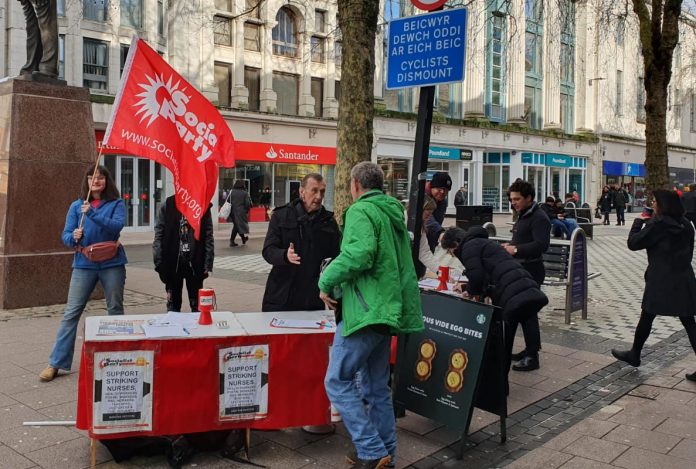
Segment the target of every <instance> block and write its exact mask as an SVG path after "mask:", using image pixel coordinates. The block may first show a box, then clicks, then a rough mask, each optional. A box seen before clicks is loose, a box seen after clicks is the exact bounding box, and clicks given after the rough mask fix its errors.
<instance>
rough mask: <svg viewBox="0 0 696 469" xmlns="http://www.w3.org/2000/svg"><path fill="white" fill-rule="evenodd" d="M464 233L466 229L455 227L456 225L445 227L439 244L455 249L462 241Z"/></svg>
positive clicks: (445, 247) (444, 247) (443, 247)
mask: <svg viewBox="0 0 696 469" xmlns="http://www.w3.org/2000/svg"><path fill="white" fill-rule="evenodd" d="M465 234H466V231H464V230H462V229H461V228H457V227H456V226H453V227H452V228H447V229H446V230H445V234H443V235H442V239H441V240H440V246H442V249H455V248H457V247H458V246H459V244H460V243H461V242H462V239H464V235H465Z"/></svg>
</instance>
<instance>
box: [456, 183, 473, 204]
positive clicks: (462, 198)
mask: <svg viewBox="0 0 696 469" xmlns="http://www.w3.org/2000/svg"><path fill="white" fill-rule="evenodd" d="M468 198H469V197H468V194H467V193H466V187H464V186H462V187H460V188H459V190H458V191H457V193H456V194H455V195H454V205H455V206H457V205H466V204H467V199H468Z"/></svg>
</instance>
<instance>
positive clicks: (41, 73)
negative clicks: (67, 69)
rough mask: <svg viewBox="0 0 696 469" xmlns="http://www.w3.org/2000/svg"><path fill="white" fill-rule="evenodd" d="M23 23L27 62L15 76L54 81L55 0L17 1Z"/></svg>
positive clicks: (56, 24)
mask: <svg viewBox="0 0 696 469" xmlns="http://www.w3.org/2000/svg"><path fill="white" fill-rule="evenodd" d="M19 3H21V4H22V8H23V9H24V19H25V20H26V23H27V63H26V64H25V65H24V66H23V67H22V69H21V70H20V73H19V78H21V79H23V80H36V81H42V82H48V83H61V82H62V83H65V82H63V81H62V80H58V11H57V9H56V0H19Z"/></svg>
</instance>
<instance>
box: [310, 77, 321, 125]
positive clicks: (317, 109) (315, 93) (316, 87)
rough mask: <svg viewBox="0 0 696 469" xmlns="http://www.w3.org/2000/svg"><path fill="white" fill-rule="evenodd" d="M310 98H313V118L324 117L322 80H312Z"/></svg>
mask: <svg viewBox="0 0 696 469" xmlns="http://www.w3.org/2000/svg"><path fill="white" fill-rule="evenodd" d="M312 97H313V98H314V117H324V80H323V79H322V78H312Z"/></svg>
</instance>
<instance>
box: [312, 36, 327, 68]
mask: <svg viewBox="0 0 696 469" xmlns="http://www.w3.org/2000/svg"><path fill="white" fill-rule="evenodd" d="M311 47H312V62H317V63H322V64H323V63H324V62H325V61H326V59H325V55H324V50H325V49H326V39H324V38H323V37H317V36H312V45H311Z"/></svg>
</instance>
